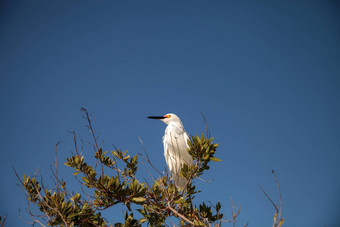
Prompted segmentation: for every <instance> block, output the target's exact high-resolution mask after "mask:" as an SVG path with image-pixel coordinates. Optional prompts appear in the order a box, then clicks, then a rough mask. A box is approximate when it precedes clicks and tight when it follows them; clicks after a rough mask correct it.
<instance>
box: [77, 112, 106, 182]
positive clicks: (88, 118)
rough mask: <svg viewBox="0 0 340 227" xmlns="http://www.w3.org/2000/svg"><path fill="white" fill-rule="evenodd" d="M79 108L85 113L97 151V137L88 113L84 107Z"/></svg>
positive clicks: (101, 165)
mask: <svg viewBox="0 0 340 227" xmlns="http://www.w3.org/2000/svg"><path fill="white" fill-rule="evenodd" d="M80 110H81V111H83V112H84V113H85V115H86V119H87V122H88V123H89V125H88V127H89V129H90V132H91V134H92V137H93V140H94V143H95V146H96V149H97V151H98V150H99V147H98V144H97V138H96V136H95V133H94V131H93V128H92V124H91V119H90V116H89V113H88V112H87V110H86V109H85V108H84V107H82V108H80ZM99 161H100V167H101V170H102V176H104V168H103V163H102V161H101V159H100V160H99Z"/></svg>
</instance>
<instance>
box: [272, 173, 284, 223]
mask: <svg viewBox="0 0 340 227" xmlns="http://www.w3.org/2000/svg"><path fill="white" fill-rule="evenodd" d="M272 174H273V175H274V177H275V181H276V186H277V190H278V191H279V197H280V209H279V210H280V211H279V218H278V220H280V219H281V212H282V196H281V189H280V184H279V179H278V177H277V176H276V173H275V171H274V170H272Z"/></svg>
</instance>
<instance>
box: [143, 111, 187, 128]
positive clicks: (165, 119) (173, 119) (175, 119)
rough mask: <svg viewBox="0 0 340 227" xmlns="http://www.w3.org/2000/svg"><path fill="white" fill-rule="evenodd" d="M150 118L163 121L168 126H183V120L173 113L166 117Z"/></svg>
mask: <svg viewBox="0 0 340 227" xmlns="http://www.w3.org/2000/svg"><path fill="white" fill-rule="evenodd" d="M148 118H150V119H158V120H161V121H163V122H164V123H165V124H167V125H168V124H180V125H182V122H181V119H179V117H177V115H176V114H173V113H168V114H165V115H164V116H150V117H148Z"/></svg>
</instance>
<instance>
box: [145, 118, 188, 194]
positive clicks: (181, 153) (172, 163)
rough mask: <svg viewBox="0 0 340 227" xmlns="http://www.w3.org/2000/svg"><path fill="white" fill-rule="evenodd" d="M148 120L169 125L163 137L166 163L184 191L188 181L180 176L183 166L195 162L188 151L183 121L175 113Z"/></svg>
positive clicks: (173, 177)
mask: <svg viewBox="0 0 340 227" xmlns="http://www.w3.org/2000/svg"><path fill="white" fill-rule="evenodd" d="M148 118H150V119H158V120H161V121H163V122H164V123H165V124H167V125H168V126H167V127H166V129H165V134H164V136H163V145H164V156H165V161H166V164H167V165H168V168H169V171H170V174H171V178H172V180H173V182H174V183H175V185H176V187H177V188H178V189H180V190H183V188H184V187H185V186H186V184H187V180H186V179H185V178H184V177H183V176H181V175H180V172H181V169H182V166H183V164H187V165H191V164H192V163H193V160H192V157H191V155H190V154H189V152H188V150H187V149H188V148H189V145H188V140H189V136H188V134H187V133H186V132H185V130H184V127H183V124H182V122H181V119H179V117H177V115H176V114H173V113H169V114H166V115H164V116H150V117H148Z"/></svg>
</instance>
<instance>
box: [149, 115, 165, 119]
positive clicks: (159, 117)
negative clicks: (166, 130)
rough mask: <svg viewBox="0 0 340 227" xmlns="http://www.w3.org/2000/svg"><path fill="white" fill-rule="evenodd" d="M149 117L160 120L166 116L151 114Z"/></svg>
mask: <svg viewBox="0 0 340 227" xmlns="http://www.w3.org/2000/svg"><path fill="white" fill-rule="evenodd" d="M148 118H150V119H157V120H160V119H164V118H165V117H164V116H150V117H148Z"/></svg>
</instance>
